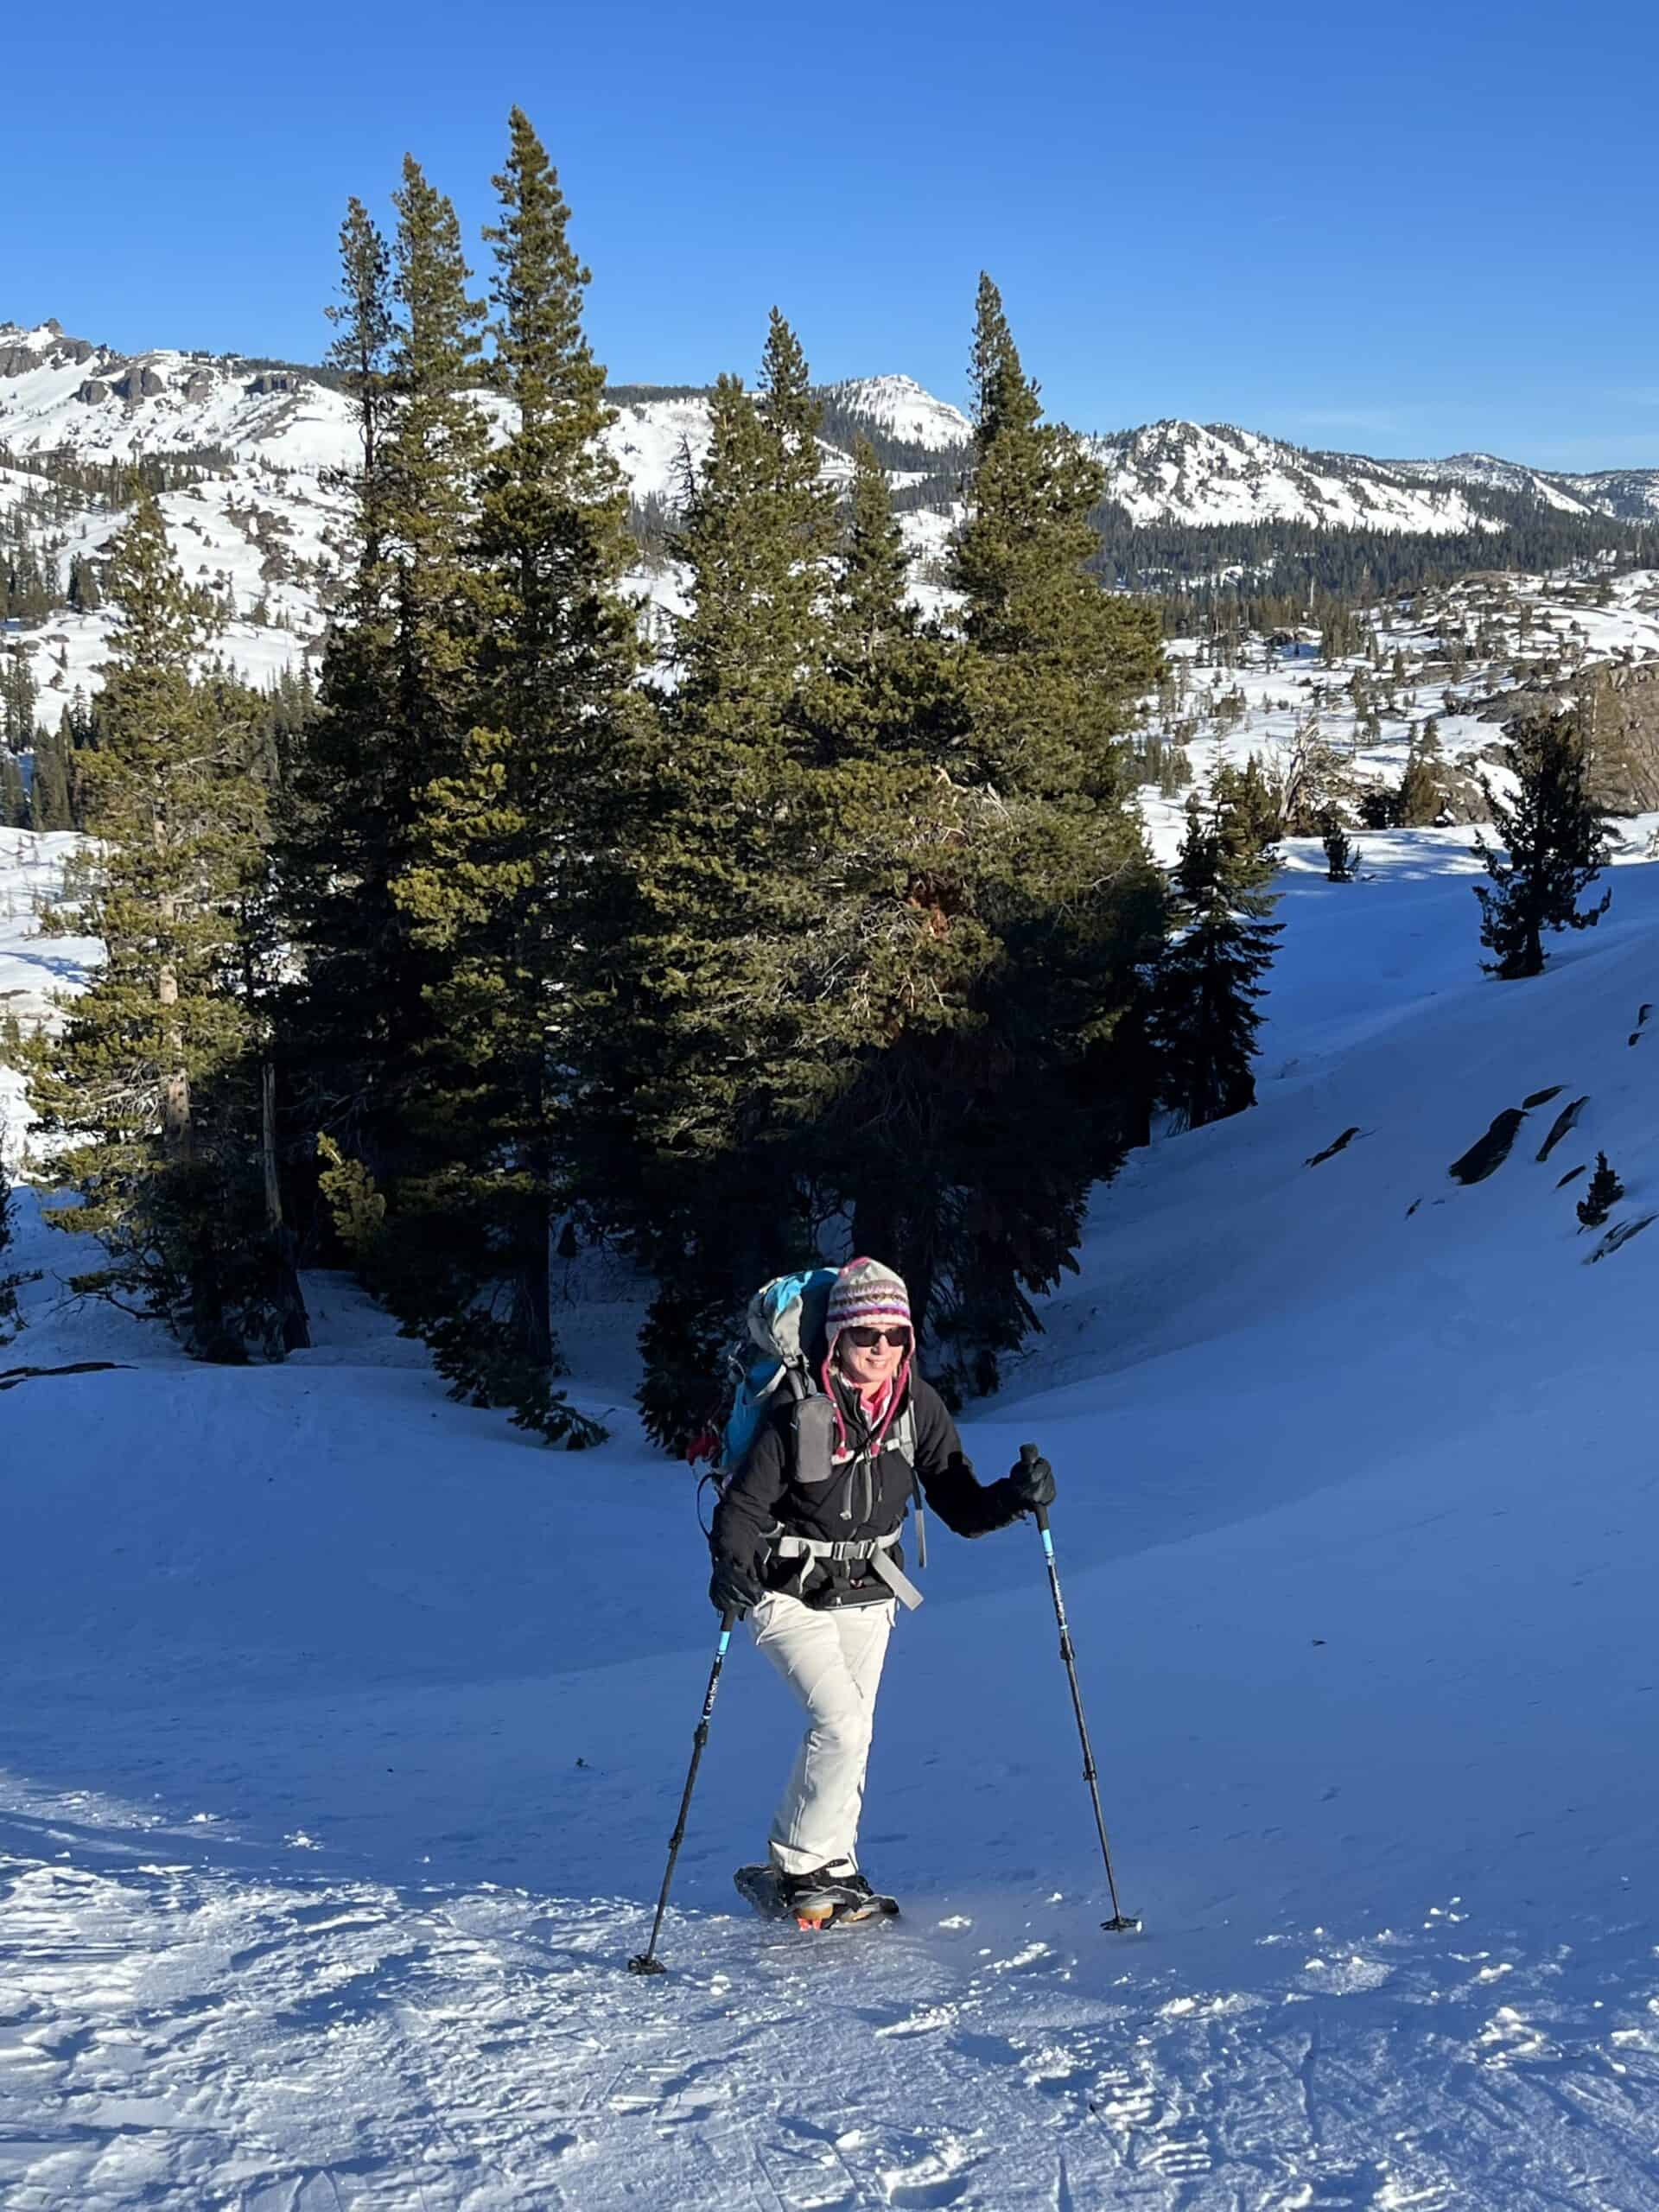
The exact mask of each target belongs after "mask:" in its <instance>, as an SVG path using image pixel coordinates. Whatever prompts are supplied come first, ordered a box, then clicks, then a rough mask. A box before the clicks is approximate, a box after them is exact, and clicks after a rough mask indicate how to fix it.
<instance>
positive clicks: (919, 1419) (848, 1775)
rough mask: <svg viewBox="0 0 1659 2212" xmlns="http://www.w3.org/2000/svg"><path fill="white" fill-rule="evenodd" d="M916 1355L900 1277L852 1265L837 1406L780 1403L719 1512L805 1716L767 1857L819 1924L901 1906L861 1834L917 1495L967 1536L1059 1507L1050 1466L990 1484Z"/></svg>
mask: <svg viewBox="0 0 1659 2212" xmlns="http://www.w3.org/2000/svg"><path fill="white" fill-rule="evenodd" d="M914 1347H915V1332H914V1330H913V1329H912V1323H911V1313H910V1295H909V1293H908V1292H907V1290H906V1287H905V1285H904V1282H903V1281H902V1280H901V1279H900V1278H899V1276H898V1275H896V1274H894V1273H893V1269H892V1268H885V1267H883V1266H882V1265H881V1264H880V1262H879V1261H875V1260H868V1259H858V1260H852V1261H849V1262H848V1264H847V1266H845V1267H844V1268H842V1269H841V1271H840V1273H839V1274H837V1275H836V1280H835V1281H834V1283H833V1284H832V1285H831V1287H830V1290H829V1306H828V1310H827V1313H826V1317H825V1342H824V1344H823V1347H822V1348H821V1349H822V1357H821V1363H820V1364H818V1366H817V1376H818V1380H819V1383H820V1385H821V1387H822V1389H823V1399H822V1400H815V1399H808V1400H806V1401H804V1402H803V1403H802V1404H800V1405H798V1404H797V1403H795V1402H793V1401H792V1400H791V1399H790V1398H789V1396H788V1394H787V1393H785V1392H781V1391H780V1392H779V1399H780V1400H782V1401H783V1402H780V1403H779V1404H778V1405H776V1406H775V1407H774V1408H772V1412H771V1414H769V1416H768V1418H767V1419H766V1421H764V1422H763V1423H762V1425H761V1427H760V1430H759V1431H758V1432H757V1433H756V1435H755V1439H754V1441H753V1445H752V1446H750V1448H749V1451H748V1452H747V1455H746V1457H745V1458H744V1459H743V1462H742V1464H741V1466H740V1467H739V1468H738V1469H737V1471H736V1473H735V1475H734V1478H733V1480H732V1481H731V1483H730V1484H728V1488H727V1491H726V1493H725V1496H724V1497H722V1498H721V1502H720V1504H719V1506H718V1508H717V1509H716V1511H715V1520H714V1529H713V1533H712V1536H711V1539H710V1541H711V1546H712V1549H713V1553H714V1575H713V1579H712V1580H711V1581H710V1584H709V1596H710V1598H711V1599H713V1601H714V1603H715V1606H716V1608H717V1609H718V1610H719V1611H721V1612H722V1613H724V1612H726V1611H733V1610H735V1611H748V1612H749V1613H750V1614H751V1616H752V1620H753V1634H754V1642H755V1646H756V1648H757V1649H759V1650H760V1651H763V1652H764V1653H765V1654H766V1657H767V1658H768V1659H769V1660H770V1661H771V1662H772V1665H773V1666H774V1667H776V1668H777V1669H778V1671H779V1674H780V1675H782V1676H783V1678H784V1680H785V1681H786V1682H787V1683H788V1684H789V1687H790V1688H791V1690H792V1691H793V1692H794V1693H795V1695H796V1696H797V1697H798V1699H799V1700H800V1702H801V1703H802V1705H804V1707H805V1708H806V1713H807V1717H808V1726H807V1730H806V1734H805V1736H804V1738H803V1740H802V1744H801V1747H800V1750H799V1751H798V1754H797V1756H796V1760H795V1765H794V1770H793V1771H792V1772H791V1775H790V1777H789V1781H788V1783H787V1784H786V1785H785V1789H784V1794H783V1796H782V1797H781V1798H780V1799H779V1803H778V1809H777V1811H776V1812H775V1814H774V1815H773V1816H772V1834H771V1839H770V1859H771V1863H772V1868H773V1870H774V1872H775V1874H776V1877H777V1887H778V1897H779V1904H781V1906H782V1907H783V1908H784V1909H785V1910H787V1911H789V1912H791V1913H792V1914H794V1915H795V1916H797V1917H798V1918H799V1919H801V1920H803V1921H804V1922H808V1923H819V1924H822V1923H824V1922H826V1921H829V1920H831V1919H834V1920H838V1921H840V1920H857V1919H863V1918H867V1917H868V1916H871V1915H873V1914H874V1913H876V1912H879V1911H882V1910H893V1906H892V1902H891V1900H890V1899H884V1898H883V1897H881V1896H880V1894H879V1893H878V1892H877V1891H874V1889H873V1888H872V1887H871V1885H870V1884H869V1883H868V1881H867V1880H866V1878H865V1877H864V1875H863V1874H862V1873H861V1872H860V1870H859V1865H858V1821H859V1813H860V1810H861V1806H862V1803H863V1798H864V1771H865V1767H866V1765H867V1764H868V1758H869V1751H870V1734H871V1728H872V1725H873V1723H874V1715H875V1694H876V1689H877V1687H878V1685H879V1684H880V1679H881V1666H882V1662H883V1660H884V1659H885V1658H886V1656H887V1637H888V1636H889V1634H890V1633H891V1630H892V1628H893V1619H894V1615H895V1611H896V1607H897V1605H899V1602H900V1601H901V1600H902V1602H904V1603H905V1604H906V1605H917V1604H919V1602H920V1599H919V1598H918V1594H917V1592H916V1591H915V1589H914V1587H913V1586H912V1584H911V1582H910V1581H909V1580H908V1578H907V1577H906V1574H905V1572H904V1557H903V1554H902V1553H901V1551H900V1550H899V1546H898V1541H897V1539H898V1535H899V1529H901V1527H902V1525H903V1523H904V1520H905V1516H906V1513H907V1511H908V1510H909V1507H910V1503H911V1499H912V1493H913V1491H914V1490H915V1488H916V1486H917V1485H918V1484H919V1486H920V1491H921V1496H922V1497H923V1498H924V1499H925V1501H926V1503H928V1504H929V1505H931V1506H932V1507H933V1508H934V1510H936V1511H937V1512H938V1516H939V1517H940V1519H941V1520H942V1521H943V1522H944V1523H945V1525H946V1527H947V1528H950V1529H954V1530H955V1531H956V1533H957V1535H959V1536H982V1535H985V1534H987V1532H988V1530H990V1529H1002V1528H1006V1527H1007V1525H1008V1523H1009V1522H1012V1521H1014V1520H1016V1519H1017V1518H1018V1517H1019V1516H1020V1515H1021V1514H1022V1513H1027V1512H1029V1511H1031V1510H1033V1508H1035V1507H1037V1506H1047V1505H1051V1504H1052V1503H1053V1500H1054V1478H1053V1474H1052V1471H1051V1470H1050V1468H1049V1465H1048V1462H1047V1461H1046V1459H1033V1460H1030V1461H1028V1462H1027V1463H1025V1464H1022V1465H1017V1466H1015V1467H1014V1468H1013V1469H1012V1470H1011V1471H1010V1472H1009V1473H1008V1474H1007V1475H1006V1476H1005V1477H1004V1478H1002V1479H1001V1481H1000V1482H994V1483H990V1484H981V1483H980V1482H979V1481H978V1480H977V1479H976V1477H975V1474H974V1470H973V1467H972V1465H971V1464H970V1462H969V1459H968V1458H967V1456H966V1454H965V1453H964V1452H963V1448H962V1440H961V1438H960V1437H959V1436H958V1435H957V1427H956V1423H955V1422H954V1421H952V1420H951V1418H950V1413H949V1411H948V1410H947V1408H946V1407H945V1404H944V1401H943V1399H941V1397H940V1396H939V1395H938V1391H937V1390H935V1389H933V1387H932V1386H931V1383H926V1382H925V1381H924V1380H923V1378H922V1377H921V1376H919V1375H918V1373H917V1372H916V1369H915V1364H914V1357H913V1355H914ZM817 1349H818V1348H816V1347H815V1352H816V1351H817ZM809 1409H813V1410H814V1411H815V1414H816V1415H817V1417H815V1418H812V1419H810V1420H809V1419H808V1418H806V1415H807V1413H808V1411H809Z"/></svg>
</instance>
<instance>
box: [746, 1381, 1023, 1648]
mask: <svg viewBox="0 0 1659 2212" xmlns="http://www.w3.org/2000/svg"><path fill="white" fill-rule="evenodd" d="M907 1390H908V1402H909V1404H910V1407H911V1410H912V1418H913V1421H914V1426H915V1432H916V1470H915V1471H916V1475H917V1478H918V1480H919V1482H920V1484H921V1490H922V1495H923V1497H924V1498H925V1500H926V1502H927V1503H928V1504H929V1505H931V1507H932V1508H933V1509H934V1510H935V1511H936V1512H937V1513H938V1516H939V1518H940V1519H941V1520H942V1521H943V1522H944V1524H945V1526H946V1528H948V1529H954V1530H955V1532H956V1533H957V1535H959V1536H982V1535H987V1534H988V1532H989V1531H990V1530H991V1529H1005V1528H1007V1525H1008V1523H1009V1522H1011V1521H1014V1520H1016V1519H1017V1518H1018V1517H1019V1515H1020V1510H1021V1509H1020V1506H1019V1504H1018V1503H1016V1502H1015V1500H1014V1494H1013V1491H1014V1486H1013V1484H1012V1483H1011V1482H1009V1481H1008V1480H1007V1478H1004V1479H1003V1480H1001V1482H995V1483H990V1484H982V1483H980V1482H979V1481H977V1480H976V1478H975V1474H974V1470H973V1465H972V1462H971V1461H970V1460H969V1459H968V1457H967V1455H966V1453H965V1452H963V1448H962V1439H961V1438H960V1437H959V1436H958V1435H957V1425H956V1423H955V1421H952V1420H951V1418H950V1412H949V1409H948V1408H946V1406H945V1403H944V1399H943V1398H941V1397H940V1395H939V1394H938V1391H937V1390H936V1389H934V1388H933V1386H932V1384H931V1383H925V1382H924V1381H923V1380H922V1378H921V1376H918V1375H912V1377H911V1379H910V1382H909V1384H908V1386H907ZM836 1395H837V1397H838V1399H839V1401H840V1404H841V1409H842V1419H843V1420H844V1421H845V1422H846V1424H847V1433H848V1439H849V1442H851V1443H852V1445H853V1446H854V1447H855V1449H854V1455H853V1457H852V1458H851V1459H849V1460H846V1461H844V1462H843V1463H842V1464H841V1465H838V1466H836V1467H835V1468H834V1469H833V1471H831V1473H830V1476H829V1481H828V1482H823V1483H811V1484H807V1483H802V1482H800V1481H799V1480H798V1478H797V1468H796V1464H795V1433H794V1430H795V1407H794V1403H793V1401H792V1400H789V1401H785V1402H782V1403H780V1404H779V1406H778V1407H777V1408H775V1409H774V1410H773V1412H772V1414H771V1416H770V1417H769V1419H768V1420H767V1421H766V1422H765V1423H764V1424H763V1425H762V1427H761V1428H760V1433H758V1434H757V1436H756V1437H755V1440H754V1442H753V1444H752V1445H751V1446H750V1447H749V1450H748V1453H747V1457H746V1458H745V1459H744V1461H743V1464H742V1465H741V1467H740V1468H739V1469H738V1471H737V1473H736V1474H735V1475H734V1477H733V1478H732V1481H731V1483H730V1484H729V1485H728V1489H727V1491H726V1495H725V1496H724V1497H722V1498H721V1502H720V1503H719V1505H718V1506H717V1507H716V1508H715V1523H714V1529H713V1533H712V1535H711V1538H710V1542H711V1547H712V1548H713V1551H714V1554H715V1558H716V1559H729V1560H735V1561H736V1562H737V1564H738V1565H739V1566H741V1567H747V1569H748V1570H749V1572H750V1573H756V1574H758V1575H759V1576H760V1580H761V1581H762V1582H763V1583H764V1584H765V1585H766V1587H767V1589H769V1590H783V1591H787V1592H788V1593H789V1594H790V1596H791V1597H796V1598H802V1599H804V1600H805V1602H806V1603H807V1604H808V1605H812V1606H814V1607H817V1608H823V1607H826V1606H830V1605H880V1604H882V1603H884V1602H885V1600H886V1599H887V1598H889V1597H890V1596H891V1595H892V1592H890V1591H889V1590H888V1588H887V1584H886V1583H885V1582H883V1581H882V1580H881V1579H880V1576H879V1575H877V1574H876V1573H874V1571H873V1569H872V1568H871V1567H870V1566H869V1563H868V1560H789V1559H775V1558H773V1557H772V1553H771V1548H770V1544H769V1542H768V1541H767V1540H768V1537H769V1535H770V1534H771V1533H772V1531H773V1530H775V1529H777V1528H778V1527H779V1525H780V1524H781V1526H782V1527H783V1528H784V1529H785V1530H786V1531H788V1533H789V1534H791V1535H797V1536H816V1537H821V1538H823V1539H824V1540H826V1541H829V1542H831V1543H838V1542H842V1541H848V1540H851V1541H861V1540H862V1539H864V1538H866V1537H869V1536H887V1535H892V1534H893V1531H894V1530H895V1529H898V1528H899V1526H900V1524H901V1523H902V1522H903V1520H904V1517H905V1515H906V1512H907V1511H908V1510H909V1507H910V1501H911V1470H910V1466H909V1465H908V1463H907V1462H906V1459H905V1458H904V1456H903V1454H902V1453H900V1452H895V1451H894V1450H893V1448H892V1446H891V1445H890V1444H889V1445H887V1446H884V1447H883V1449H882V1450H881V1451H880V1452H879V1453H878V1454H877V1455H876V1458H875V1459H874V1463H872V1462H871V1460H870V1458H869V1455H868V1450H861V1449H859V1448H858V1447H859V1446H868V1442H869V1438H870V1430H869V1427H868V1423H867V1422H866V1421H865V1419H864V1413H863V1408H862V1405H861V1402H860V1401H859V1398H858V1395H857V1393H856V1392H855V1391H852V1390H849V1389H846V1388H845V1387H844V1386H842V1385H839V1384H838V1385H837V1389H836ZM903 1410H904V1406H903V1403H902V1402H901V1403H900V1405H899V1408H897V1409H896V1410H895V1412H894V1414H893V1421H892V1422H890V1423H889V1424H888V1432H887V1433H888V1435H889V1436H891V1434H892V1433H893V1427H894V1426H895V1425H896V1423H897V1421H898V1420H899V1414H902V1412H903ZM888 1556H889V1558H891V1559H892V1560H893V1561H894V1562H895V1563H896V1564H897V1565H899V1566H902V1565H903V1564H904V1554H903V1553H902V1551H899V1550H898V1549H896V1548H895V1549H894V1550H893V1551H892V1552H890V1553H889V1554H888Z"/></svg>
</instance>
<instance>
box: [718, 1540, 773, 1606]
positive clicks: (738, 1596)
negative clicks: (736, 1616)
mask: <svg viewBox="0 0 1659 2212" xmlns="http://www.w3.org/2000/svg"><path fill="white" fill-rule="evenodd" d="M765 1596H766V1586H765V1584H764V1583H763V1582H762V1581H761V1580H760V1576H759V1575H758V1574H755V1573H752V1572H751V1571H750V1569H749V1568H747V1567H744V1566H743V1565H741V1562H740V1561H738V1560H734V1559H724V1558H721V1557H720V1556H719V1555H718V1554H716V1556H715V1571H714V1573H712V1574H711V1575H710V1576H709V1604H710V1605H712V1606H713V1607H714V1609H715V1611H716V1612H717V1613H719V1614H720V1615H721V1617H722V1618H723V1617H724V1616H725V1615H726V1614H727V1613H747V1611H748V1610H749V1607H750V1606H751V1605H759V1604H760V1600H761V1599H763V1598H764V1597H765Z"/></svg>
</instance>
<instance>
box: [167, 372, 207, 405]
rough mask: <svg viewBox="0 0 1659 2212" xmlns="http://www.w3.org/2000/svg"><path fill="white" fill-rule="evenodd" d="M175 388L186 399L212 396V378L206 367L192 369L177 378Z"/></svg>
mask: <svg viewBox="0 0 1659 2212" xmlns="http://www.w3.org/2000/svg"><path fill="white" fill-rule="evenodd" d="M176 388H177V389H178V391H181V392H182V393H183V395H184V397H186V398H187V399H189V400H196V399H207V398H209V397H211V396H212V393H213V378H212V377H211V376H210V375H209V374H208V372H207V370H206V369H192V370H191V372H190V373H189V375H188V376H187V377H181V378H179V379H178V384H177V387H176Z"/></svg>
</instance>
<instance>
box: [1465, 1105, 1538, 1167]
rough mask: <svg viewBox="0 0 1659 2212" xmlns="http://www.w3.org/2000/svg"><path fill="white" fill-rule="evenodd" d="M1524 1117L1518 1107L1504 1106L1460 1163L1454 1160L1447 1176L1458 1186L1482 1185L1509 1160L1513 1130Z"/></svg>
mask: <svg viewBox="0 0 1659 2212" xmlns="http://www.w3.org/2000/svg"><path fill="white" fill-rule="evenodd" d="M1526 1118H1527V1117H1526V1115H1525V1113H1524V1112H1523V1111H1522V1109H1521V1108H1520V1107H1519V1106H1506V1107H1505V1108H1504V1109H1503V1112H1502V1113H1501V1114H1500V1115H1499V1116H1497V1119H1496V1120H1495V1121H1494V1122H1493V1123H1492V1125H1491V1128H1489V1129H1488V1130H1487V1132H1486V1134H1485V1135H1484V1137H1478V1138H1477V1139H1476V1141H1475V1142H1474V1143H1473V1144H1471V1146H1470V1147H1469V1149H1468V1151H1467V1152H1465V1154H1464V1155H1463V1157H1462V1158H1461V1159H1460V1160H1453V1161H1452V1165H1451V1166H1450V1167H1448V1168H1447V1169H1446V1173H1447V1174H1448V1175H1451V1176H1454V1177H1455V1178H1456V1179H1457V1180H1458V1181H1459V1183H1484V1181H1485V1180H1486V1178H1487V1177H1488V1176H1489V1175H1496V1174H1497V1171H1498V1169H1499V1168H1500V1167H1501V1166H1503V1163H1504V1161H1505V1160H1507V1159H1508V1158H1509V1156H1510V1147H1511V1146H1512V1145H1513V1144H1514V1142H1515V1135H1516V1130H1517V1129H1518V1128H1520V1126H1521V1124H1522V1122H1524V1121H1525V1120H1526Z"/></svg>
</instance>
